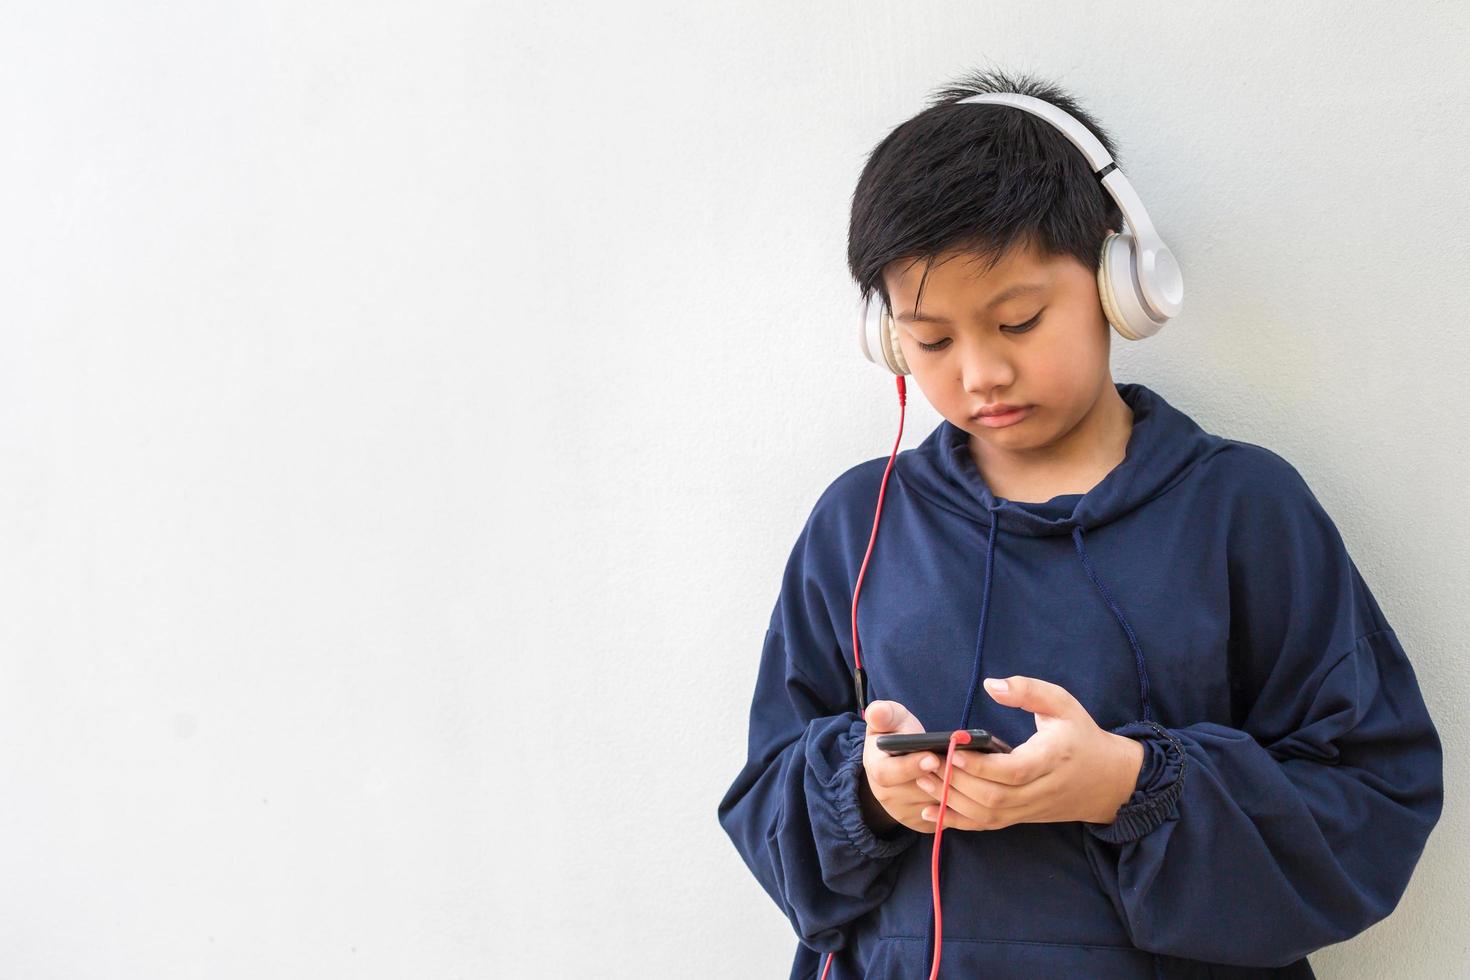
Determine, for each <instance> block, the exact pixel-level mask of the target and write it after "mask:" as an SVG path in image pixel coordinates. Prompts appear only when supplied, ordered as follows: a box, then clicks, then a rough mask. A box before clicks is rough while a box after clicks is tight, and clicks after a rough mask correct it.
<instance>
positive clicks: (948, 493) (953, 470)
mask: <svg viewBox="0 0 1470 980" xmlns="http://www.w3.org/2000/svg"><path fill="white" fill-rule="evenodd" d="M1114 387H1116V388H1117V390H1118V394H1119V395H1120V396H1121V397H1122V399H1123V401H1124V402H1126V403H1127V405H1128V407H1129V408H1131V409H1132V410H1133V431H1132V433H1131V434H1130V435H1129V437H1128V446H1127V448H1126V450H1125V455H1124V458H1123V461H1122V462H1121V463H1119V464H1118V465H1117V466H1115V467H1113V469H1112V470H1111V471H1110V472H1109V473H1108V475H1107V476H1105V477H1103V479H1102V481H1101V482H1100V483H1098V484H1097V486H1095V487H1093V488H1092V489H1091V490H1089V491H1087V493H1085V494H1083V495H1082V499H1080V500H1079V501H1077V506H1076V508H1075V509H1074V510H1073V512H1072V515H1071V516H1070V517H1062V518H1049V517H1046V516H1043V515H1041V514H1038V513H1036V512H1034V511H1032V510H1029V509H1027V508H1026V507H1024V506H1021V505H1018V504H1017V503H1015V502H1014V501H1011V500H1007V499H1005V498H1004V497H997V496H995V495H994V494H992V493H991V491H990V487H989V486H988V485H986V483H985V478H984V477H983V476H981V475H980V470H979V469H978V468H977V467H976V466H975V460H974V457H973V456H971V455H970V441H969V440H970V435H969V433H967V432H966V431H965V430H964V429H961V428H960V427H959V426H957V425H955V424H954V423H952V422H950V421H949V420H948V419H945V420H943V421H942V422H941V423H940V425H939V426H938V427H937V428H936V429H935V430H934V431H933V432H931V433H930V434H929V436H928V438H926V439H925V440H924V441H923V442H922V443H921V444H920V445H919V446H917V447H916V448H914V449H912V450H909V451H906V452H902V453H899V455H898V458H897V460H896V461H895V464H894V468H895V471H896V472H897V474H898V479H899V480H900V482H902V483H903V485H904V486H905V487H906V488H907V489H909V490H912V491H913V492H914V493H917V494H919V495H920V496H922V497H925V498H927V499H929V500H930V501H932V502H933V503H935V504H938V505H939V506H941V507H945V508H948V509H949V510H952V511H955V512H956V513H959V514H962V515H964V516H966V517H969V518H971V519H973V520H975V521H978V522H979V523H981V524H983V525H989V524H990V523H991V515H992V514H994V515H995V521H996V523H997V524H998V526H999V528H1000V530H1002V531H1006V532H1009V533H1011V534H1022V535H1026V536H1027V537H1046V536H1050V535H1057V534H1068V533H1071V531H1072V529H1073V528H1074V527H1080V528H1081V529H1082V530H1084V531H1086V530H1091V529H1092V528H1095V527H1100V526H1102V525H1104V524H1107V523H1108V522H1109V521H1113V520H1116V519H1117V518H1119V517H1122V516H1123V515H1124V514H1127V513H1128V512H1130V511H1132V510H1134V509H1136V508H1138V507H1141V506H1143V505H1144V504H1145V503H1147V502H1148V501H1150V500H1152V499H1153V498H1154V497H1157V496H1158V495H1159V494H1161V493H1163V492H1164V491H1166V490H1168V489H1169V488H1170V487H1172V486H1174V485H1175V484H1176V483H1178V482H1179V481H1180V480H1182V479H1184V477H1185V476H1186V475H1187V474H1188V473H1189V471H1190V470H1191V469H1192V468H1193V467H1194V466H1195V464H1197V463H1199V462H1200V461H1201V460H1203V459H1206V458H1208V457H1209V456H1210V455H1212V454H1213V453H1214V452H1215V451H1217V450H1218V449H1219V447H1220V446H1221V445H1222V442H1221V440H1219V439H1218V438H1215V437H1212V436H1211V435H1210V434H1209V433H1207V432H1205V431H1204V430H1203V429H1201V428H1200V427H1199V425H1198V424H1196V423H1195V421H1194V420H1193V419H1191V418H1190V417H1189V416H1188V415H1185V414H1184V413H1183V412H1181V411H1179V410H1178V409H1177V408H1175V407H1174V406H1172V405H1170V404H1169V403H1168V402H1166V401H1165V400H1164V399H1163V398H1162V397H1161V396H1160V395H1159V394H1158V393H1157V392H1155V391H1153V390H1152V389H1150V388H1148V387H1146V386H1144V385H1141V384H1136V383H1132V382H1122V383H1115V384H1114Z"/></svg>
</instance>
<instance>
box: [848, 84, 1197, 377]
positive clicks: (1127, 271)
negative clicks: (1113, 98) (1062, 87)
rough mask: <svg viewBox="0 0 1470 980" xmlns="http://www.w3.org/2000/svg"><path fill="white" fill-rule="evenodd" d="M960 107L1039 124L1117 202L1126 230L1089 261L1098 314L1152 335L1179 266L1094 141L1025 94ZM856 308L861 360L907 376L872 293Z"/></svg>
mask: <svg viewBox="0 0 1470 980" xmlns="http://www.w3.org/2000/svg"><path fill="white" fill-rule="evenodd" d="M965 102H973V103H991V104H995V105H1008V106H1013V107H1015V108H1017V109H1024V110H1025V111H1027V112H1030V113H1032V114H1033V115H1037V116H1040V117H1041V118H1042V119H1045V120H1046V121H1047V122H1049V123H1051V124H1052V125H1053V126H1055V127H1056V128H1057V129H1060V130H1061V131H1062V135H1063V136H1065V137H1067V139H1068V140H1070V141H1071V143H1072V145H1073V146H1075V147H1077V149H1079V150H1081V151H1082V152H1083V154H1084V155H1085V156H1086V157H1087V162H1088V164H1089V165H1090V166H1091V167H1092V172H1093V176H1095V177H1097V179H1098V181H1099V182H1100V183H1101V184H1102V185H1103V187H1105V188H1107V191H1108V193H1109V194H1110V195H1112V198H1113V200H1114V201H1117V202H1118V207H1119V208H1120V209H1121V210H1122V212H1123V217H1124V219H1125V220H1126V222H1127V227H1128V229H1131V230H1124V231H1122V232H1112V233H1110V234H1109V235H1108V237H1107V238H1105V239H1103V243H1102V251H1101V254H1100V255H1099V257H1098V263H1097V291H1098V295H1099V297H1100V298H1101V299H1102V308H1103V313H1104V314H1105V315H1106V316H1107V319H1108V322H1109V323H1111V324H1112V325H1113V329H1114V330H1116V331H1118V333H1119V334H1120V335H1122V336H1123V337H1124V338H1125V339H1127V340H1142V339H1143V338H1145V337H1151V336H1153V335H1154V334H1156V333H1158V332H1159V330H1160V329H1162V327H1163V326H1164V324H1165V323H1167V322H1168V321H1169V320H1170V319H1171V318H1173V317H1176V316H1178V315H1179V310H1180V308H1181V307H1182V306H1183V304H1184V277H1183V275H1182V274H1181V273H1180V271H1179V263H1178V262H1176V261H1175V260H1174V253H1173V252H1171V251H1169V246H1167V245H1165V244H1164V242H1163V239H1161V238H1160V237H1159V233H1158V232H1157V231H1155V230H1154V226H1153V222H1151V221H1149V219H1148V213H1147V212H1146V211H1144V209H1143V201H1141V200H1140V199H1139V197H1138V193H1137V192H1136V191H1134V189H1133V185H1132V184H1130V183H1128V178H1127V177H1125V176H1123V171H1121V170H1119V169H1118V165H1117V164H1116V163H1114V162H1113V158H1112V156H1111V155H1110V154H1109V153H1108V151H1107V149H1106V148H1105V147H1104V146H1103V145H1102V143H1101V142H1099V141H1098V139H1097V137H1096V136H1093V135H1092V133H1091V132H1090V131H1089V130H1088V129H1087V127H1086V126H1084V125H1082V124H1081V123H1080V122H1078V121H1077V120H1076V119H1074V118H1073V117H1072V116H1070V115H1069V114H1067V113H1066V112H1065V111H1063V110H1062V109H1059V108H1057V107H1056V106H1054V105H1052V104H1051V103H1050V102H1047V101H1045V100H1043V99H1037V98H1033V97H1032V96H1029V95H1020V94H1017V93H1014V92H1001V93H994V94H987V95H972V96H970V97H968V98H964V99H960V100H959V102H957V103H955V104H956V105H958V104H961V103H965ZM859 305H860V307H861V309H860V311H859V312H860V314H861V317H862V331H861V333H860V334H859V335H858V340H859V342H860V343H861V344H862V348H863V356H864V357H866V358H867V359H868V360H870V361H872V362H873V363H875V364H880V365H882V366H883V367H886V368H887V369H888V370H890V371H892V372H893V373H894V374H900V375H902V374H908V373H909V366H908V362H906V361H905V360H904V357H903V351H902V350H900V349H899V346H898V333H897V331H895V330H894V328H893V315H892V312H891V311H890V310H887V309H883V308H882V307H883V305H884V304H883V302H882V298H881V296H880V295H879V294H878V292H877V290H871V291H869V292H868V293H867V294H866V295H864V296H863V298H862V299H861V300H860V304H859Z"/></svg>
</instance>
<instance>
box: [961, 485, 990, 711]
mask: <svg viewBox="0 0 1470 980" xmlns="http://www.w3.org/2000/svg"><path fill="white" fill-rule="evenodd" d="M999 506H1000V505H999V504H996V505H994V506H990V507H988V508H987V509H988V510H989V511H990V540H989V541H987V542H986V544H985V585H984V587H983V588H982V589H981V591H980V629H979V632H978V635H977V636H976V637H975V665H974V666H973V667H971V668H970V690H969V693H968V694H967V695H965V713H964V714H963V715H961V716H960V724H959V727H961V728H969V727H970V710H971V709H972V708H973V707H974V706H975V691H976V689H977V688H979V686H980V662H981V659H982V657H983V655H984V653H985V620H986V618H987V616H988V614H989V612H990V580H991V578H992V575H991V572H992V571H993V570H994V569H995V529H996V525H998V524H999V523H1000V521H999V520H997V519H996V516H995V511H996V508H997V507H999Z"/></svg>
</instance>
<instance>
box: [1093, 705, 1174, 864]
mask: <svg viewBox="0 0 1470 980" xmlns="http://www.w3.org/2000/svg"><path fill="white" fill-rule="evenodd" d="M1113 734H1114V735H1123V736H1125V737H1127V738H1133V739H1137V740H1138V741H1139V742H1140V743H1142V745H1143V753H1144V754H1143V765H1141V766H1140V767H1139V769H1138V781H1137V783H1136V784H1135V785H1134V789H1133V795H1131V796H1130V797H1128V800H1127V802H1126V803H1124V804H1123V805H1122V806H1121V807H1119V808H1118V813H1117V815H1116V816H1115V817H1114V818H1113V822H1112V823H1087V824H1084V825H1083V826H1085V827H1086V828H1087V831H1088V833H1090V834H1092V835H1093V836H1094V837H1096V838H1098V839H1099V840H1104V841H1107V842H1108V843H1111V844H1122V843H1126V842H1128V841H1133V840H1137V839H1138V838H1140V837H1142V836H1144V835H1145V834H1147V833H1149V832H1150V831H1152V830H1154V829H1155V828H1156V827H1158V826H1159V825H1160V824H1162V823H1163V822H1164V821H1165V820H1171V819H1173V818H1174V816H1175V814H1176V813H1177V811H1178V809H1179V796H1180V794H1181V793H1183V792H1184V771H1185V769H1186V768H1188V763H1189V757H1188V756H1187V755H1186V754H1185V752H1184V743H1183V742H1181V741H1179V738H1178V736H1176V735H1175V734H1174V733H1173V732H1171V731H1169V730H1168V729H1167V728H1165V727H1164V726H1163V725H1160V724H1157V723H1156V722H1152V721H1132V722H1129V723H1128V724H1126V725H1123V726H1121V727H1118V728H1114V729H1113Z"/></svg>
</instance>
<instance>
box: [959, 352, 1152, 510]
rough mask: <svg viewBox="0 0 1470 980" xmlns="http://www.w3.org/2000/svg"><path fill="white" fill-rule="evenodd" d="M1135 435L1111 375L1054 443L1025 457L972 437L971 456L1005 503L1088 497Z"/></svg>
mask: <svg viewBox="0 0 1470 980" xmlns="http://www.w3.org/2000/svg"><path fill="white" fill-rule="evenodd" d="M1132 433H1133V409H1131V408H1129V407H1128V403H1127V402H1125V401H1124V400H1123V398H1122V396H1121V395H1119V394H1118V389H1117V387H1116V385H1115V384H1114V382H1113V378H1112V375H1111V373H1110V374H1109V375H1108V379H1107V383H1106V384H1105V385H1104V386H1103V389H1102V391H1100V392H1099V393H1098V398H1097V401H1096V402H1094V403H1093V406H1092V408H1091V409H1089V410H1088V412H1087V414H1086V415H1084V416H1083V417H1082V418H1081V420H1079V421H1078V423H1077V424H1076V425H1075V426H1073V427H1072V429H1071V431H1069V432H1066V433H1064V434H1063V435H1062V436H1061V437H1060V438H1058V439H1057V441H1056V442H1053V443H1051V444H1050V445H1047V446H1042V447H1038V448H1036V449H1030V450H1026V451H1024V452H1022V453H1011V452H1002V451H998V450H996V449H995V448H994V447H992V446H986V445H984V444H983V443H982V442H981V440H979V439H977V438H975V436H973V435H972V436H970V455H971V457H973V458H974V460H975V467H976V469H978V470H979V471H980V474H981V476H983V477H984V478H985V484H986V486H988V487H989V488H990V492H991V493H992V494H994V495H995V496H997V497H1004V498H1005V499H1007V500H1019V501H1024V502H1040V501H1045V500H1050V499H1051V498H1052V497H1055V496H1057V495H1058V494H1071V493H1086V492H1087V491H1089V490H1091V489H1092V488H1093V487H1095V486H1097V484H1099V483H1101V482H1102V479H1103V477H1105V476H1107V475H1108V473H1110V472H1111V471H1112V470H1113V468H1114V467H1115V466H1117V465H1118V464H1119V463H1121V462H1122V461H1123V457H1124V455H1125V454H1126V452H1127V449H1128V439H1129V436H1131V435H1132Z"/></svg>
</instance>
